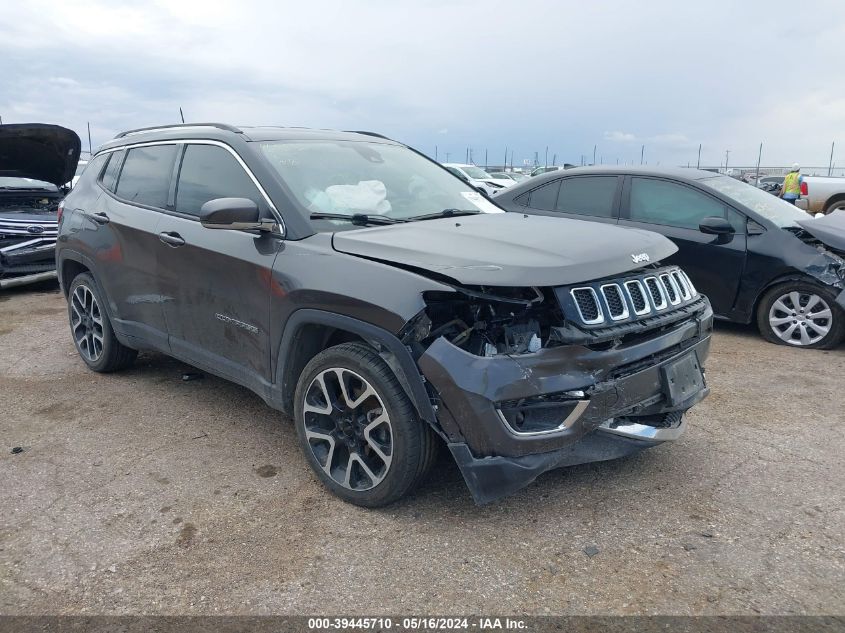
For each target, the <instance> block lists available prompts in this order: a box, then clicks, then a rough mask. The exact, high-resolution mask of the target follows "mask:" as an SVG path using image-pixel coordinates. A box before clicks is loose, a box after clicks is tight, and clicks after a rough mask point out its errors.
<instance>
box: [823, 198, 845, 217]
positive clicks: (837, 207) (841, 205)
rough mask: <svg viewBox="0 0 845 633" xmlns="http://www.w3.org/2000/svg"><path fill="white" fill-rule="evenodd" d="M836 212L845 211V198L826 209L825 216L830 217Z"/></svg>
mask: <svg viewBox="0 0 845 633" xmlns="http://www.w3.org/2000/svg"><path fill="white" fill-rule="evenodd" d="M834 211H845V198H841V199H839V200H834V201H833V202H831V203H830V204H828V205H827V207H825V210H824V214H825V215H830V214H831V213H833V212H834Z"/></svg>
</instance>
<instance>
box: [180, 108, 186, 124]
mask: <svg viewBox="0 0 845 633" xmlns="http://www.w3.org/2000/svg"><path fill="white" fill-rule="evenodd" d="M179 116H180V117H182V123H184V122H185V115H184V114H182V106H179Z"/></svg>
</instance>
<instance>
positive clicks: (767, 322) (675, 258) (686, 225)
mask: <svg viewBox="0 0 845 633" xmlns="http://www.w3.org/2000/svg"><path fill="white" fill-rule="evenodd" d="M496 203H497V204H499V205H501V206H503V207H504V208H506V209H508V210H509V211H513V212H516V213H520V214H533V215H542V216H550V217H565V218H578V219H581V220H589V221H591V222H596V223H601V224H604V225H618V226H623V227H631V228H638V229H647V230H649V231H656V232H658V233H661V234H663V235H665V236H666V237H668V238H669V239H671V240H672V241H673V242H675V244H676V245H677V246H678V252H677V253H675V254H674V255H672V256H670V257H669V258H668V259H667V262H669V263H673V264H676V265H679V266H681V267H682V268H683V269H684V270H685V271H686V272H687V274H688V275H689V276H690V278H691V279H692V281H693V283H695V285H696V287H697V288H698V289H699V291H700V292H702V293H703V294H704V295H706V296H707V297H708V298H709V299H710V301H711V303H712V306H713V311H714V312H715V314H716V316H717V318H721V319H726V320H729V321H735V322H738V323H751V322H755V323H756V324H757V326H758V327H759V329H760V332H761V334H762V335H763V336H764V337H765V338H766V339H767V340H769V341H771V342H774V343H781V344H784V345H791V346H793V347H800V348H825V349H829V348H832V347H836V346H837V345H839V344H840V343H841V342H842V340H843V338H845V211H836V212H834V213H832V214H831V215H829V216H826V217H824V218H812V217H810V216H809V215H808V214H807V213H805V212H804V211H802V210H801V209H798V208H796V207H795V206H793V205H791V204H789V203H787V202H784V201H783V200H781V199H779V198H777V197H776V196H773V195H771V194H769V193H767V192H765V191H763V190H761V189H758V188H757V187H754V186H753V185H749V184H747V183H744V182H742V181H740V180H737V179H735V178H731V177H729V176H724V175H720V174H715V173H712V172H709V171H703V170H697V169H682V168H679V169H660V168H645V167H642V168H634V167H588V168H587V167H585V168H576V169H571V170H568V171H566V172H559V173H552V174H546V175H543V176H538V177H535V178H533V179H531V181H530V182H525V183H521V184H519V185H516V186H515V187H511V188H509V189H508V190H507V191H503V192H502V193H500V194H498V195H497V196H496Z"/></svg>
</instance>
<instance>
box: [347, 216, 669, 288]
mask: <svg viewBox="0 0 845 633" xmlns="http://www.w3.org/2000/svg"><path fill="white" fill-rule="evenodd" d="M333 245H334V248H335V250H337V251H339V252H342V253H348V254H350V255H357V256H360V257H366V258H368V259H374V260H378V261H383V262H387V263H392V264H396V265H399V266H404V267H407V268H412V269H417V270H423V271H430V272H432V273H436V274H439V275H442V276H446V277H449V278H451V279H453V280H455V281H457V282H458V283H460V284H466V285H478V286H522V287H524V286H558V285H565V284H573V283H580V282H584V281H590V280H592V279H599V278H602V277H607V276H610V275H618V274H621V273H625V272H627V271H630V270H633V269H636V268H641V267H642V266H645V265H647V263H649V262H652V263H653V262H656V261H658V260H661V259H664V258H666V257H668V256H669V255H671V254H672V253H674V252H675V251H677V250H678V249H677V247H676V246H675V245H674V244H673V243H672V242H670V241H669V240H668V239H666V238H665V237H663V236H662V235H658V234H657V233H652V232H650V231H641V230H638V229H628V228H621V227H617V226H612V225H609V224H600V223H596V222H584V221H582V220H570V219H564V218H551V217H546V216H536V215H523V214H522V213H489V214H488V213H482V214H479V215H472V216H459V217H454V218H443V219H436V220H424V221H419V222H409V223H407V224H394V225H390V226H379V227H373V228H366V229H359V230H353V231H343V232H339V233H335V235H334V238H333ZM643 254H645V255H647V256H648V259H647V260H646V259H645V258H644V257H643ZM635 258H636V259H637V261H635Z"/></svg>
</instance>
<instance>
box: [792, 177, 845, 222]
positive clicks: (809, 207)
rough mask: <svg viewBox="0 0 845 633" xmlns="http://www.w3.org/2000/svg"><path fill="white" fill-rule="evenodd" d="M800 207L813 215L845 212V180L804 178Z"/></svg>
mask: <svg viewBox="0 0 845 633" xmlns="http://www.w3.org/2000/svg"><path fill="white" fill-rule="evenodd" d="M797 204H798V206H799V207H800V208H802V209H805V210H806V211H808V212H809V213H811V214H816V213H824V214H829V213H833V212H834V211H838V210H842V211H845V178H843V177H839V176H802V181H801V198H800V199H799V200H798V203H797Z"/></svg>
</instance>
